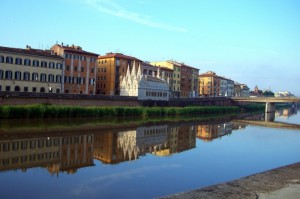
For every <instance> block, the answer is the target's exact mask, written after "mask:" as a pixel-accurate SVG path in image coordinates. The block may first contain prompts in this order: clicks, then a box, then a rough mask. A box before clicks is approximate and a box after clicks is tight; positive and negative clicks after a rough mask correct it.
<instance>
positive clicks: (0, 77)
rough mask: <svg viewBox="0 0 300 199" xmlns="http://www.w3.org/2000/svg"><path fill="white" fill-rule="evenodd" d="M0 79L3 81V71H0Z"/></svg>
mask: <svg viewBox="0 0 300 199" xmlns="http://www.w3.org/2000/svg"><path fill="white" fill-rule="evenodd" d="M0 79H3V70H0Z"/></svg>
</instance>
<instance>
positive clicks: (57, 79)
mask: <svg viewBox="0 0 300 199" xmlns="http://www.w3.org/2000/svg"><path fill="white" fill-rule="evenodd" d="M56 82H57V83H61V75H56Z"/></svg>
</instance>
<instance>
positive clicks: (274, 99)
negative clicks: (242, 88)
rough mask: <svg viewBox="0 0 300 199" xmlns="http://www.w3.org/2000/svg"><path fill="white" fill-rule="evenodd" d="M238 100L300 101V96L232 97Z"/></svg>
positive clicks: (265, 101)
mask: <svg viewBox="0 0 300 199" xmlns="http://www.w3.org/2000/svg"><path fill="white" fill-rule="evenodd" d="M231 99H232V100H233V101H237V102H264V103H267V102H270V103H289V102H300V98H299V97H232V98H231Z"/></svg>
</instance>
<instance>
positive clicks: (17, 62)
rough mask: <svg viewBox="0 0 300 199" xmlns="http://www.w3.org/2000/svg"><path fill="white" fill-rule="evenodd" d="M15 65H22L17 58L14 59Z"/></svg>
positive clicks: (20, 60)
mask: <svg viewBox="0 0 300 199" xmlns="http://www.w3.org/2000/svg"><path fill="white" fill-rule="evenodd" d="M15 64H17V65H22V59H21V58H18V57H17V58H16V59H15Z"/></svg>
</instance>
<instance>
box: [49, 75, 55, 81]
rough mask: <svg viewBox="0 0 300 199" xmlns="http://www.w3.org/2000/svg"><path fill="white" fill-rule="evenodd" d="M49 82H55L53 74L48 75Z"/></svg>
mask: <svg viewBox="0 0 300 199" xmlns="http://www.w3.org/2000/svg"><path fill="white" fill-rule="evenodd" d="M48 81H49V82H54V75H52V74H50V75H48Z"/></svg>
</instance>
